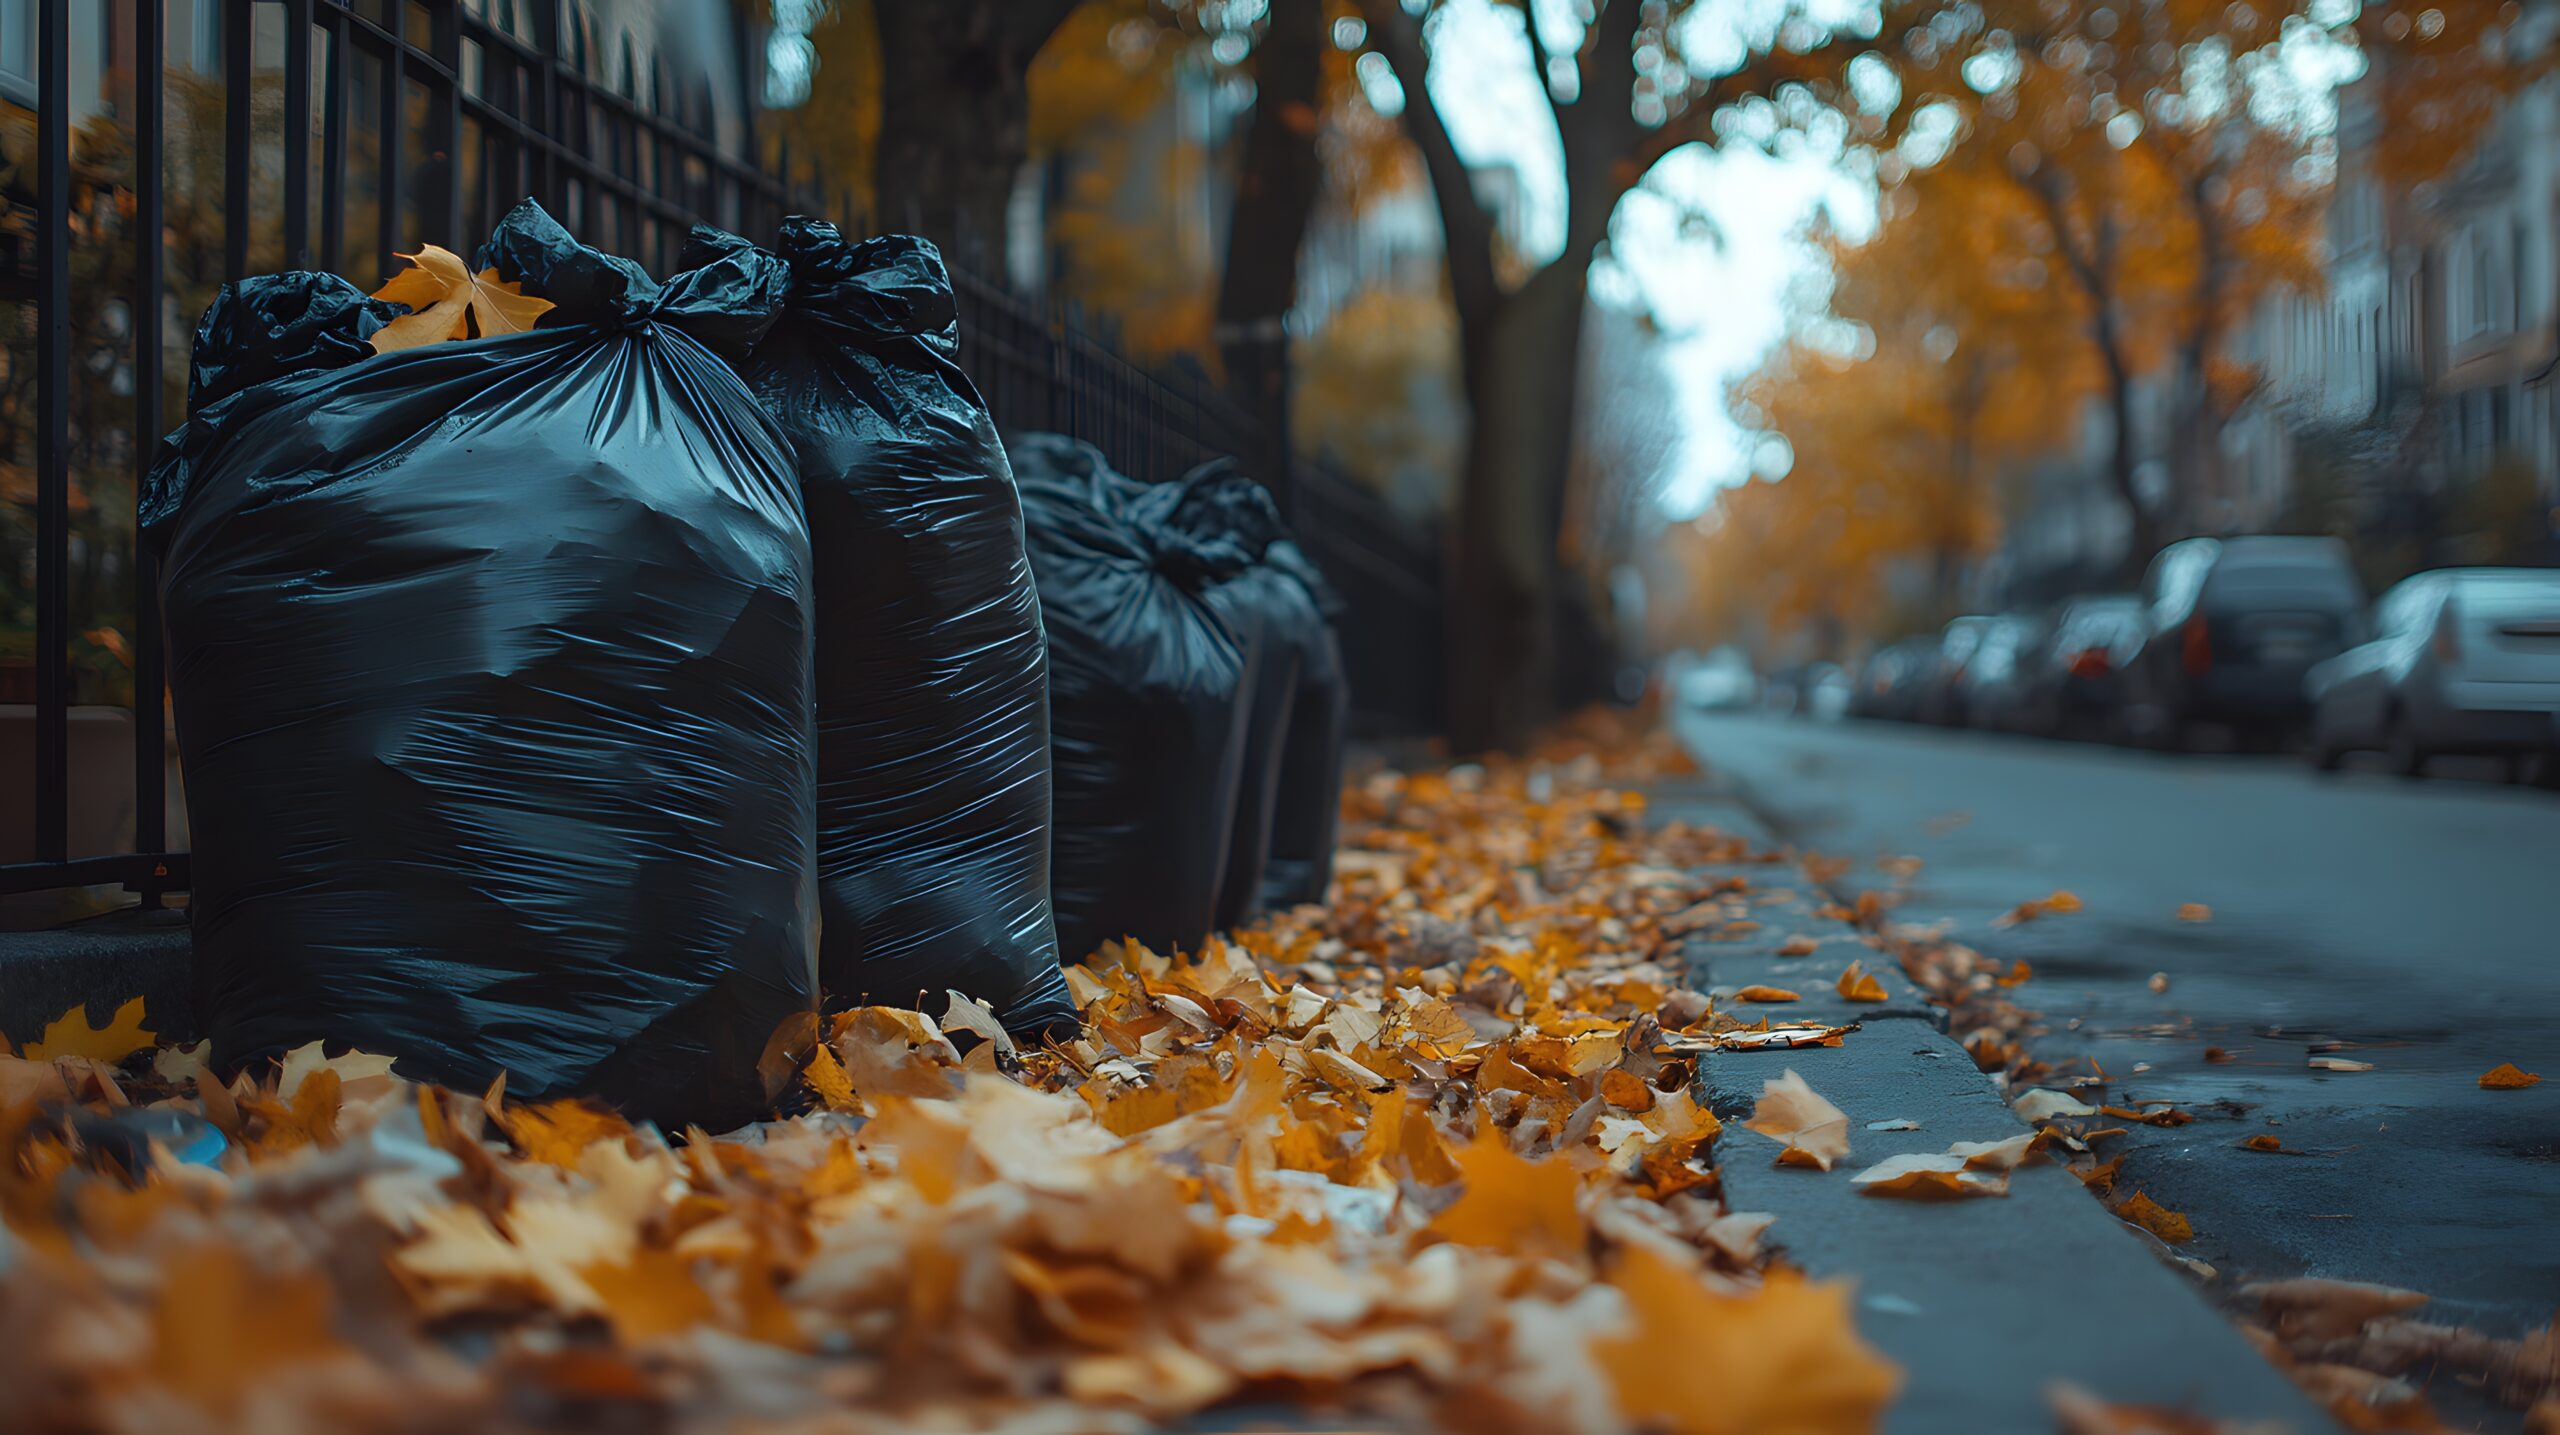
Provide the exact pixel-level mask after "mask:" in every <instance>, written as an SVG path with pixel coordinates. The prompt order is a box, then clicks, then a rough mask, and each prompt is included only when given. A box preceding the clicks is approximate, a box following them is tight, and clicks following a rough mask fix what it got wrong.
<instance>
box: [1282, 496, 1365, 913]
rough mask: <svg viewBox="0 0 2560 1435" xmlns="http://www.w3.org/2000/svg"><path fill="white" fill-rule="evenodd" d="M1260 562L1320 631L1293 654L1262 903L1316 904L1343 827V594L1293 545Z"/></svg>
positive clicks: (1347, 719)
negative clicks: (1307, 602)
mask: <svg viewBox="0 0 2560 1435" xmlns="http://www.w3.org/2000/svg"><path fill="white" fill-rule="evenodd" d="M1262 561H1263V562H1264V563H1266V564H1268V565H1269V566H1271V567H1273V568H1276V569H1278V570H1280V571H1281V572H1283V573H1286V574H1288V575H1289V576H1290V577H1292V578H1294V579H1296V580H1297V582H1298V586H1299V587H1301V588H1304V589H1305V590H1306V592H1307V596H1308V597H1309V598H1310V599H1311V600H1313V602H1314V603H1315V605H1316V611H1317V613H1319V614H1320V615H1322V617H1323V619H1324V627H1323V628H1322V630H1321V631H1319V632H1318V633H1316V634H1314V635H1312V640H1311V642H1310V643H1309V644H1308V646H1306V647H1305V648H1303V649H1302V650H1301V651H1300V653H1299V662H1298V700H1297V705H1296V707H1294V708H1293V709H1292V710H1291V711H1290V714H1289V741H1288V745H1287V747H1285V748H1284V749H1283V750H1282V751H1281V754H1280V795H1279V797H1278V799H1277V800H1276V801H1274V802H1273V804H1272V807H1271V857H1270V860H1269V861H1267V862H1265V863H1264V864H1263V869H1262V905H1263V906H1265V907H1270V908H1280V907H1293V906H1296V905H1297V904H1299V903H1301V902H1321V901H1323V900H1324V894H1325V889H1326V888H1327V887H1329V886H1331V885H1332V883H1333V847H1334V841H1335V834H1336V829H1337V828H1338V827H1339V826H1340V825H1341V821H1342V749H1343V740H1344V738H1345V736H1346V734H1347V733H1348V731H1349V728H1350V725H1351V681H1350V675H1349V674H1348V673H1347V672H1346V671H1345V670H1344V668H1343V665H1342V638H1341V634H1340V632H1339V627H1340V624H1341V621H1342V614H1343V611H1344V604H1343V600H1342V595H1341V594H1340V592H1339V591H1337V590H1336V589H1335V588H1334V586H1333V585H1332V584H1331V583H1329V582H1327V581H1326V580H1325V576H1324V573H1323V572H1322V570H1320V569H1318V568H1317V567H1316V565H1315V561H1314V560H1313V559H1311V558H1309V557H1308V556H1307V555H1306V551H1305V550H1304V549H1301V548H1300V547H1299V546H1298V545H1297V543H1296V542H1294V541H1293V540H1290V539H1287V538H1283V539H1280V540H1279V541H1277V542H1275V543H1273V544H1272V545H1271V546H1270V547H1269V548H1267V549H1265V550H1263V555H1262Z"/></svg>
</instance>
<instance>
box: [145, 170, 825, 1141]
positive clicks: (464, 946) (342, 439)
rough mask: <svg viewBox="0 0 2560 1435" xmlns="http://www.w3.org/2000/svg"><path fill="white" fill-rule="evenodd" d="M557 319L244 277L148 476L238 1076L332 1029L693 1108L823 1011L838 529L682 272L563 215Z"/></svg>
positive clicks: (700, 284)
mask: <svg viewBox="0 0 2560 1435" xmlns="http://www.w3.org/2000/svg"><path fill="white" fill-rule="evenodd" d="M481 259H482V263H484V264H494V265H496V267H497V268H499V269H500V271H501V272H502V274H503V275H504V276H505V277H509V278H521V279H526V280H530V281H532V283H531V285H530V286H529V287H531V288H532V289H533V290H534V291H535V292H538V293H546V294H547V297H550V298H552V299H554V300H556V301H557V302H558V303H559V306H560V307H559V308H558V309H556V310H555V311H553V312H552V313H551V314H548V315H546V316H545V317H544V321H543V325H542V327H540V328H537V329H536V330H534V331H533V332H530V333H522V334H515V335H509V336H505V337H499V338H492V339H484V340H474V341H468V342H450V343H442V344H435V345H430V346H428V347H424V348H418V349H410V350H405V351H400V352H394V353H390V354H384V355H379V356H376V355H373V354H371V353H370V352H369V351H368V350H367V348H366V345H365V344H364V342H363V341H364V339H365V337H366V336H367V335H369V334H370V333H372V332H373V331H375V330H376V329H378V328H379V327H380V326H381V324H382V323H383V322H384V321H385V320H386V319H387V318H389V317H391V316H392V315H394V314H396V313H397V312H398V311H397V310H396V309H395V308H392V307H391V306H386V305H382V304H378V303H375V302H373V301H371V300H367V299H366V298H364V296H362V295H361V294H358V293H357V292H356V291H355V290H354V289H353V288H352V287H351V286H349V285H348V284H347V283H346V282H345V281H344V280H342V279H338V278H335V277H333V276H330V275H326V274H281V275H275V276H271V277H267V278H261V279H250V280H244V281H241V282H239V283H236V284H233V285H230V286H227V287H226V288H225V289H224V290H223V291H222V293H221V294H220V296H219V297H217V298H216V300H215V301H214V304H213V307H212V308H211V309H210V310H209V311H208V312H207V313H206V315H205V318H204V322H203V325H202V327H201V328H200V329H199V330H198V332H197V335H196V365H195V370H194V374H193V391H194V412H193V415H192V417H191V418H190V419H189V420H188V422H187V423H186V425H185V426H184V427H182V428H181V429H179V430H178V431H177V432H176V433H174V434H172V435H171V436H170V437H169V438H168V439H167V440H166V441H164V443H163V445H162V449H161V453H160V457H159V461H158V463H157V466H156V467H155V468H154V470H153V471H152V473H151V475H150V479H149V482H148V484H147V485H146V489H145V492H144V495H143V504H142V520H143V525H144V533H145V536H146V540H147V541H148V542H149V543H150V545H151V546H152V549H153V551H154V552H155V554H156V555H157V556H158V558H159V561H160V565H161V601H162V604H163V606H164V608H165V611H166V613H167V619H168V626H167V633H168V643H169V654H170V669H169V673H170V678H169V681H170V687H171V689H172V692H173V694H174V696H175V700H176V714H177V724H178V738H179V747H180V750H181V752H182V754H183V757H184V759H185V763H186V770H187V795H188V798H189V800H190V809H191V811H192V814H193V821H194V828H195V835H196V850H195V858H194V863H195V868H194V897H193V903H192V907H191V916H192V921H193V925H194V935H195V950H196V985H197V993H198V1014H199V1016H200V1018H201V1019H202V1022H203V1025H204V1029H205V1031H206V1033H207V1034H208V1035H209V1036H211V1037H212V1039H213V1044H214V1059H215V1062H216V1064H217V1065H218V1066H220V1067H222V1068H223V1069H230V1068H234V1067H237V1066H238V1065H240V1064H242V1063H245V1062H247V1061H251V1060H254V1059H257V1058H260V1057H263V1056H268V1055H272V1054H274V1053H277V1052H281V1051H284V1050H286V1049H289V1048H291V1047H294V1046H298V1045H300V1044H302V1043H305V1042H309V1041H313V1040H315V1039H317V1040H327V1041H330V1042H334V1043H345V1044H348V1045H352V1046H354V1047H357V1048H360V1049H362V1050H365V1051H368V1052H375V1053H379V1054H384V1055H388V1056H392V1057H394V1058H396V1059H397V1060H398V1063H399V1070H400V1071H402V1072H403V1073H405V1074H407V1075H409V1076H411V1077H413V1078H416V1079H419V1080H426V1081H435V1082H441V1083H447V1084H451V1085H455V1086H459V1087H463V1088H466V1089H476V1088H478V1087H480V1086H485V1085H486V1084H487V1083H488V1082H489V1081H490V1080H491V1079H492V1078H493V1077H494V1076H496V1075H497V1074H498V1073H499V1072H502V1071H503V1072H504V1073H506V1076H507V1083H508V1090H509V1091H510V1092H512V1093H514V1094H517V1095H520V1096H529V1097H549V1096H562V1095H570V1094H587V1095H594V1096H598V1097H601V1098H604V1099H606V1100H608V1101H611V1102H613V1103H614V1104H616V1105H618V1106H620V1107H621V1108H622V1109H624V1110H625V1111H626V1112H628V1113H630V1114H631V1115H633V1116H635V1117H638V1118H644V1119H650V1120H655V1121H657V1122H659V1123H661V1124H665V1125H675V1124H680V1123H699V1124H702V1125H705V1126H709V1127H723V1126H729V1125H734V1124H737V1123H739V1122H742V1121H745V1120H750V1119H753V1118H754V1117H755V1116H757V1115H758V1114H760V1113H761V1112H764V1111H766V1110H768V1109H769V1099H770V1097H771V1095H772V1094H773V1093H772V1091H771V1089H770V1085H769V1083H772V1082H775V1081H778V1080H779V1079H783V1078H787V1076H788V1073H789V1066H788V1063H787V1062H779V1063H777V1062H771V1061H766V1060H764V1058H766V1057H767V1056H768V1054H769V1053H773V1052H776V1051H785V1052H787V1051H788V1050H789V1047H790V1041H789V1039H788V1037H787V1035H786V1037H785V1038H784V1039H783V1040H781V1041H780V1042H779V1044H777V1034H778V1033H784V1034H789V1033H792V1032H795V1031H798V1032H806V1031H808V1030H810V1029H812V1028H813V1027H814V1009H815V1001H816V986H815V978H816V971H815V967H816V938H817V928H816V880H815V879H816V860H815V846H816V841H815V830H814V818H813V807H812V804H813V789H814V782H815V769H814V764H813V761H812V753H813V751H814V741H813V736H812V733H811V727H810V712H811V706H810V691H809V684H810V679H809V567H810V564H809V541H808V527H807V524H806V522H805V521H804V520H803V518H802V517H801V512H800V499H799V486H798V483H797V480H796V478H795V476H794V473H793V469H792V460H791V450H790V448H789V446H788V444H787V443H786V442H785V441H784V440H783V438H782V436H781V435H780V434H779V433H777V432H776V431H775V430H774V429H773V427H772V425H771V423H770V422H769V421H768V420H767V419H766V418H765V416H764V413H763V411H762V410H761V409H759V408H758V407H757V405H756V402H755V398H754V396H753V395H752V394H751V393H749V392H748V390H747V388H746V386H745V385H744V384H743V383H742V382H740V381H739V379H738V377H737V376H736V375H735V374H734V373H732V372H731V371H730V369H729V367H728V366H727V365H726V364H724V363H723V362H721V361H720V359H718V358H717V357H716V356H715V355H714V354H713V352H712V351H711V350H710V349H708V348H706V347H705V346H704V345H703V344H702V343H701V342H698V341H697V339H696V338H695V337H693V336H692V333H691V332H689V331H692V330H699V331H701V332H708V333H711V334H713V335H714V336H715V337H717V338H719V339H721V340H722V341H723V342H734V341H737V340H739V339H741V338H743V337H744V336H745V335H747V334H750V333H752V332H753V331H754V330H755V329H757V328H758V327H760V326H761V324H763V323H764V322H766V321H767V320H769V318H770V316H771V312H772V308H773V305H774V304H775V303H776V302H777V301H778V299H779V297H780V294H781V292H782V286H783V282H784V278H785V276H784V275H783V273H782V270H781V266H780V265H779V264H777V263H773V262H771V261H769V260H767V261H757V260H755V259H754V258H753V257H752V256H748V257H745V258H741V259H736V260H731V261H726V262H724V263H722V264H720V265H717V266H713V267H711V268H708V269H705V270H700V271H696V272H694V273H690V274H686V275H682V276H679V277H678V278H677V279H675V280H673V281H671V282H670V283H668V284H666V285H664V286H660V285H659V284H657V283H656V282H654V281H652V280H651V279H650V278H649V277H648V276H647V275H646V274H644V273H643V272H642V271H641V270H640V269H639V268H638V267H636V266H634V265H631V264H628V263H627V262H624V261H621V260H616V259H612V258H610V257H608V256H605V255H602V254H598V253H596V252H595V251H593V250H588V249H582V248H580V247H579V246H578V245H576V244H575V242H574V241H572V240H571V239H570V238H569V236H568V234H567V233H566V232H565V231H563V230H561V229H560V227H559V226H558V225H556V224H554V223H552V222H551V220H550V219H549V217H548V216H546V215H544V214H543V213H542V212H541V211H540V210H539V209H537V208H534V207H533V206H532V205H530V204H527V205H524V206H521V207H519V208H518V209H517V210H516V212H515V213H513V214H511V215H509V216H508V218H507V220H506V221H505V223H504V224H503V225H501V226H500V228H499V230H498V232H497V234H496V235H495V236H494V237H493V238H492V240H491V242H490V244H489V246H488V247H487V248H486V249H484V250H483V251H482V256H481Z"/></svg>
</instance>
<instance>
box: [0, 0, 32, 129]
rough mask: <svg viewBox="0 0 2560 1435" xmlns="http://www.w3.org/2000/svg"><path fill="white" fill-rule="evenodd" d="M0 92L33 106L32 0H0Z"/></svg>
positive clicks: (23, 103)
mask: <svg viewBox="0 0 2560 1435" xmlns="http://www.w3.org/2000/svg"><path fill="white" fill-rule="evenodd" d="M0 95H6V96H7V98H9V99H11V100H14V101H16V102H17V103H19V104H22V105H25V106H26V107H27V108H29V109H34V108H35V103H36V6H35V0H0Z"/></svg>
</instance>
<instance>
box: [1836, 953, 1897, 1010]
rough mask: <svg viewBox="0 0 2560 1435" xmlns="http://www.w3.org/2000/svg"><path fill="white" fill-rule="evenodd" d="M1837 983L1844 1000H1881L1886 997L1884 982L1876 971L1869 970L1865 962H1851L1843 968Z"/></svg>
mask: <svg viewBox="0 0 2560 1435" xmlns="http://www.w3.org/2000/svg"><path fill="white" fill-rule="evenodd" d="M1835 985H1836V986H1837V987H1838V989H1839V992H1840V996H1841V999H1842V1000H1844V1001H1853V1002H1880V1001H1883V1000H1885V999H1886V996H1885V989H1884V983H1882V982H1880V981H1877V980H1876V975H1875V973H1873V972H1871V971H1868V970H1867V965H1866V963H1864V962H1851V963H1850V964H1849V965H1848V966H1847V967H1845V968H1843V969H1842V970H1841V973H1840V980H1839V981H1838V982H1837V983H1836V984H1835Z"/></svg>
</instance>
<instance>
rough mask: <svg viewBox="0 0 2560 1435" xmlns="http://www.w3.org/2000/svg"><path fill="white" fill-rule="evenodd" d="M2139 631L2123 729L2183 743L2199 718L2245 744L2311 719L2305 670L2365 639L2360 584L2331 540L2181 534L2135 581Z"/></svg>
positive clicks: (2146, 738)
mask: <svg viewBox="0 0 2560 1435" xmlns="http://www.w3.org/2000/svg"><path fill="white" fill-rule="evenodd" d="M2142 601H2143V606H2144V624H2143V638H2142V642H2141V645H2140V646H2139V647H2138V648H2137V649H2136V650H2135V652H2134V656H2133V662H2132V664H2131V665H2130V666H2129V667H2128V668H2127V669H2126V670H2125V680H2124V689H2125V691H2124V698H2125V705H2124V719H2125V726H2126V734H2127V736H2129V737H2131V738H2132V739H2133V740H2135V741H2137V742H2146V743H2151V744H2155V745H2159V746H2165V747H2180V746H2184V745H2186V743H2187V742H2188V741H2189V740H2190V738H2191V736H2192V734H2193V732H2194V730H2195V729H2196V728H2197V726H2199V725H2200V724H2204V723H2219V724H2222V725H2224V726H2227V727H2229V728H2231V729H2232V730H2233V731H2234V732H2235V733H2236V734H2237V735H2238V736H2239V737H2240V738H2241V740H2242V741H2243V742H2259V741H2266V740H2271V739H2274V738H2279V737H2283V736H2286V735H2289V734H2290V733H2292V732H2294V731H2296V730H2298V729H2299V728H2301V727H2302V726H2303V725H2304V724H2305V723H2306V722H2307V721H2308V720H2309V718H2310V716H2311V705H2310V702H2309V700H2308V699H2307V698H2305V697H2304V695H2303V688H2302V675H2303V674H2304V673H2305V672H2307V671H2309V670H2310V668H2311V667H2312V665H2314V664H2316V663H2319V662H2321V661H2323V660H2325V659H2328V658H2332V657H2335V656H2337V655H2338V654H2339V653H2341V652H2344V651H2345V650H2346V649H2348V648H2350V647H2353V646H2355V645H2356V644H2358V643H2361V642H2363V641H2364V639H2365V612H2364V607H2365V597H2364V587H2363V585H2362V584H2361V583H2359V582H2358V581H2357V580H2356V575H2355V569H2354V568H2353V567H2352V566H2351V565H2350V564H2349V563H2348V561H2347V548H2346V545H2345V544H2343V543H2340V542H2339V541H2338V540H2336V539H2334V538H2276V537H2248V538H2190V539H2187V540H2185V541H2184V542H2180V543H2172V544H2170V545H2169V546H2168V547H2166V548H2163V549H2161V550H2160V554H2159V556H2158V557H2157V558H2154V559H2153V560H2152V562H2151V570H2150V572H2149V573H2148V574H2147V575H2145V576H2144V578H2143V581H2142Z"/></svg>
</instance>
